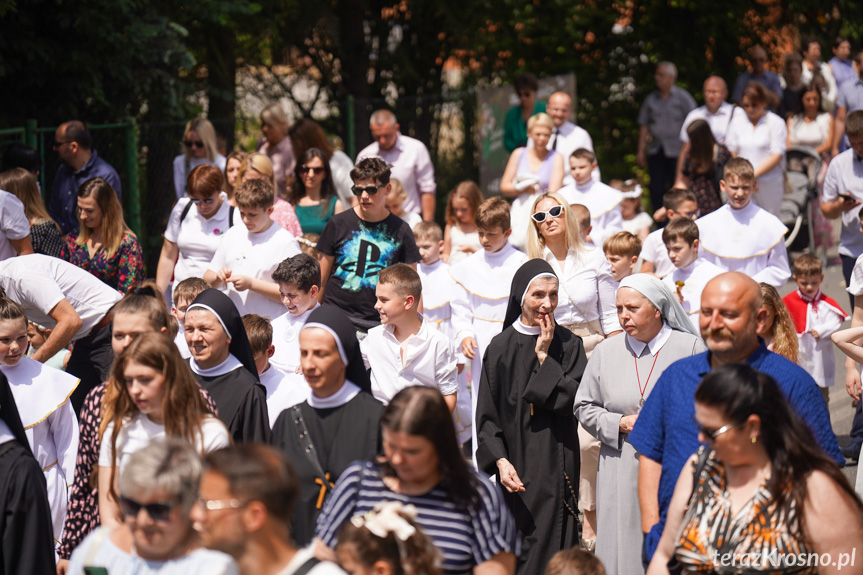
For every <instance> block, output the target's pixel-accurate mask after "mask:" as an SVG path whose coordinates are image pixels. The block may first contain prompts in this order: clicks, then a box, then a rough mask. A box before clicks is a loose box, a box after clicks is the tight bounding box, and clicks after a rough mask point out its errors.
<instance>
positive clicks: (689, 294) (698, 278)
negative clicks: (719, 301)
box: [662, 257, 725, 332]
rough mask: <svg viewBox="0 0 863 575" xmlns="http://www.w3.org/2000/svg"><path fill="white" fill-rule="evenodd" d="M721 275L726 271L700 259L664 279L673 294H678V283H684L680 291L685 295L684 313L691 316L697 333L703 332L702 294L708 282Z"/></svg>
mask: <svg viewBox="0 0 863 575" xmlns="http://www.w3.org/2000/svg"><path fill="white" fill-rule="evenodd" d="M721 273H725V270H724V269H722V268H721V267H719V266H717V265H715V264H712V263H710V262H708V261H706V260H704V259H702V258H700V257H699V258H696V260H695V261H694V262H692V263H691V264H689V265H688V266H686V267H682V268H675V270H674V271H673V272H671V273H670V274H668V275H667V276H665V277H664V278H663V279H662V281H664V282H665V283H666V284H668V286H669V287H670V288H671V291H673V292H677V284H676V282H679V281H680V282H683V287H682V288H681V290H680V292H681V293H682V294H683V304H682V305H683V311H685V312H686V314H687V315H688V316H689V319H690V321H691V322H692V325H693V326H694V327H695V331H696V332H700V331H701V325H700V324H699V321H698V316H699V312H700V311H701V292H703V291H704V286H706V285H707V282H709V281H710V280H712V279H713V278H715V277H716V276H718V275H719V274H721Z"/></svg>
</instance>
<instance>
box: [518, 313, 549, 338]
mask: <svg viewBox="0 0 863 575" xmlns="http://www.w3.org/2000/svg"><path fill="white" fill-rule="evenodd" d="M512 327H513V328H515V331H517V332H518V333H523V334H524V335H539V334H540V333H542V328H541V327H540V326H538V325H524V324H523V323H521V316H519V317H518V319H516V320H515V322H514V323H513V324H512Z"/></svg>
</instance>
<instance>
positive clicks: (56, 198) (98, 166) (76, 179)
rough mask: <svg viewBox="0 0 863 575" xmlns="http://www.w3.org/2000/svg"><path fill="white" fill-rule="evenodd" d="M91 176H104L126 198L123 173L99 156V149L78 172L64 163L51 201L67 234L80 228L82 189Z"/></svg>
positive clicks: (53, 213)
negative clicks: (120, 174)
mask: <svg viewBox="0 0 863 575" xmlns="http://www.w3.org/2000/svg"><path fill="white" fill-rule="evenodd" d="M90 178H102V179H104V180H105V181H106V182H108V183H109V184H111V187H112V188H114V191H115V192H116V193H117V199H118V200H120V201H122V199H123V198H122V195H121V193H122V189H121V185H120V176H118V175H117V170H115V169H114V168H113V167H112V166H111V164H109V163H108V162H106V161H105V160H103V159H102V158H100V157H99V154H97V153H96V150H93V155H92V156H90V159H89V160H88V161H87V163H86V164H84V167H82V168H81V169H80V170H78V171H77V172H75V171H73V169H72V167H71V166H68V165H67V164H64V163H62V162H61V163H60V167H59V168H57V175H56V176H54V184H53V185H52V186H51V199H50V201H49V202H48V213H49V214H51V217H52V218H54V221H55V222H57V223H58V224H59V225H60V229H61V230H63V234H64V235H65V234H68V233H69V232H72V231H75V230H77V229H78V227H79V226H78V213H77V210H78V188H79V187H80V186H81V184H83V183H84V182H86V181H87V180H89V179H90Z"/></svg>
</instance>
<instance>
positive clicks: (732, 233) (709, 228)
mask: <svg viewBox="0 0 863 575" xmlns="http://www.w3.org/2000/svg"><path fill="white" fill-rule="evenodd" d="M695 223H696V224H698V232H699V235H700V237H701V239H700V242H701V244H700V248H699V252H698V253H699V255H700V256H701V257H702V258H704V259H705V260H707V261H709V262H711V263H713V264H715V265H717V266H719V267H721V268H723V269H725V270H726V271H730V272H733V271H738V272H741V273H744V274H746V275H748V276H749V277H751V278H752V279H754V280H755V281H756V282H765V283H768V284H770V285H772V286H773V287H775V288H776V289H781V288H782V286H783V285H784V284H785V282H786V281H787V280H788V278H790V277H791V270H790V268H789V267H788V252H787V251H786V250H785V232H786V231H788V228H786V227H785V225H784V224H783V223H782V222H781V221H779V218H777V217H776V216H774V215H773V214H771V213H769V212H767V211H765V210H763V209H762V208H760V207H758V206H756V205H755V204H754V203H753V202H749V203H748V204H747V205H746V206H744V207H743V208H741V209H739V210H735V209H732V208H731V206H729V205H728V204H725V205H724V206H722V207H721V208H719V209H718V210H716V211H715V212H711V213H709V214H707V215H706V216H704V217H703V218H699V219H698V220H696V222H695ZM648 239H649V238H648Z"/></svg>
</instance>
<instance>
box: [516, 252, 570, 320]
mask: <svg viewBox="0 0 863 575" xmlns="http://www.w3.org/2000/svg"><path fill="white" fill-rule="evenodd" d="M543 274H550V275H553V276H554V277H557V274H555V273H554V270H553V269H552V268H551V265H550V264H549V263H548V262H547V261H545V260H541V259H539V258H536V259H532V260H527V261H526V262H524V263H523V264H522V265H521V267H520V268H518V271H516V272H515V275H514V276H513V278H512V285H511V287H510V289H509V301H508V302H507V305H506V315H505V316H504V320H503V329H506V328H508V327H509V326H511V325H512V324H514V323H515V320H517V319H518V318H519V316H521V300H522V298H523V297H524V292H526V291H527V288H529V287H530V282H531V281H533V278H535V277H536V276H538V275H543Z"/></svg>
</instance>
